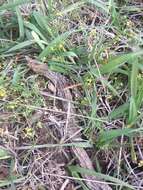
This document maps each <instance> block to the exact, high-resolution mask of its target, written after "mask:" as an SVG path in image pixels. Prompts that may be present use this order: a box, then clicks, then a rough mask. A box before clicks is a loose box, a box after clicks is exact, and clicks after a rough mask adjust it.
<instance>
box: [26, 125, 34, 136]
mask: <svg viewBox="0 0 143 190" xmlns="http://www.w3.org/2000/svg"><path fill="white" fill-rule="evenodd" d="M24 135H25V137H28V138H33V137H34V135H35V131H34V129H33V128H31V127H26V128H25V130H24Z"/></svg>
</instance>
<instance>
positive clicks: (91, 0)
mask: <svg viewBox="0 0 143 190" xmlns="http://www.w3.org/2000/svg"><path fill="white" fill-rule="evenodd" d="M86 2H88V3H91V4H93V5H95V6H96V7H98V8H100V9H102V10H103V11H105V13H109V10H108V7H107V5H106V4H105V3H104V2H103V1H100V0H86Z"/></svg>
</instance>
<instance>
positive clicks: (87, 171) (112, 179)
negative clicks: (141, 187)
mask: <svg viewBox="0 0 143 190" xmlns="http://www.w3.org/2000/svg"><path fill="white" fill-rule="evenodd" d="M68 168H69V170H70V171H72V172H77V173H80V174H84V175H90V176H95V177H97V178H99V179H104V180H106V181H110V182H113V183H114V184H115V185H116V186H122V187H128V188H130V189H134V187H133V186H132V185H129V184H128V183H126V182H124V181H122V180H120V179H117V178H115V177H111V176H109V175H104V174H102V173H98V172H95V171H94V170H90V169H87V168H82V167H79V166H69V167H68Z"/></svg>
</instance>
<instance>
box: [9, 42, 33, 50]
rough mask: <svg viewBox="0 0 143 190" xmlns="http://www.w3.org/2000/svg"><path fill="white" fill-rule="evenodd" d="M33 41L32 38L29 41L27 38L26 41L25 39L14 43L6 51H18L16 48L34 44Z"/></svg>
mask: <svg viewBox="0 0 143 190" xmlns="http://www.w3.org/2000/svg"><path fill="white" fill-rule="evenodd" d="M34 43H35V42H34V41H33V40H31V41H29V40H28V41H25V42H21V43H19V44H17V45H15V46H14V47H12V48H10V49H9V50H8V51H7V52H6V53H10V52H14V51H18V50H20V49H22V48H26V47H28V46H30V45H32V44H34Z"/></svg>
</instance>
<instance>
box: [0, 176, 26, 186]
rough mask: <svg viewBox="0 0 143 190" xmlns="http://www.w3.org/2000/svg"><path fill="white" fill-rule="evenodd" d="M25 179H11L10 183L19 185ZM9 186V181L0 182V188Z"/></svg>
mask: <svg viewBox="0 0 143 190" xmlns="http://www.w3.org/2000/svg"><path fill="white" fill-rule="evenodd" d="M24 180H25V178H24V177H23V178H17V179H13V180H12V182H13V183H14V184H15V183H20V182H22V181H24ZM8 185H11V179H10V180H0V187H5V186H8Z"/></svg>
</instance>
